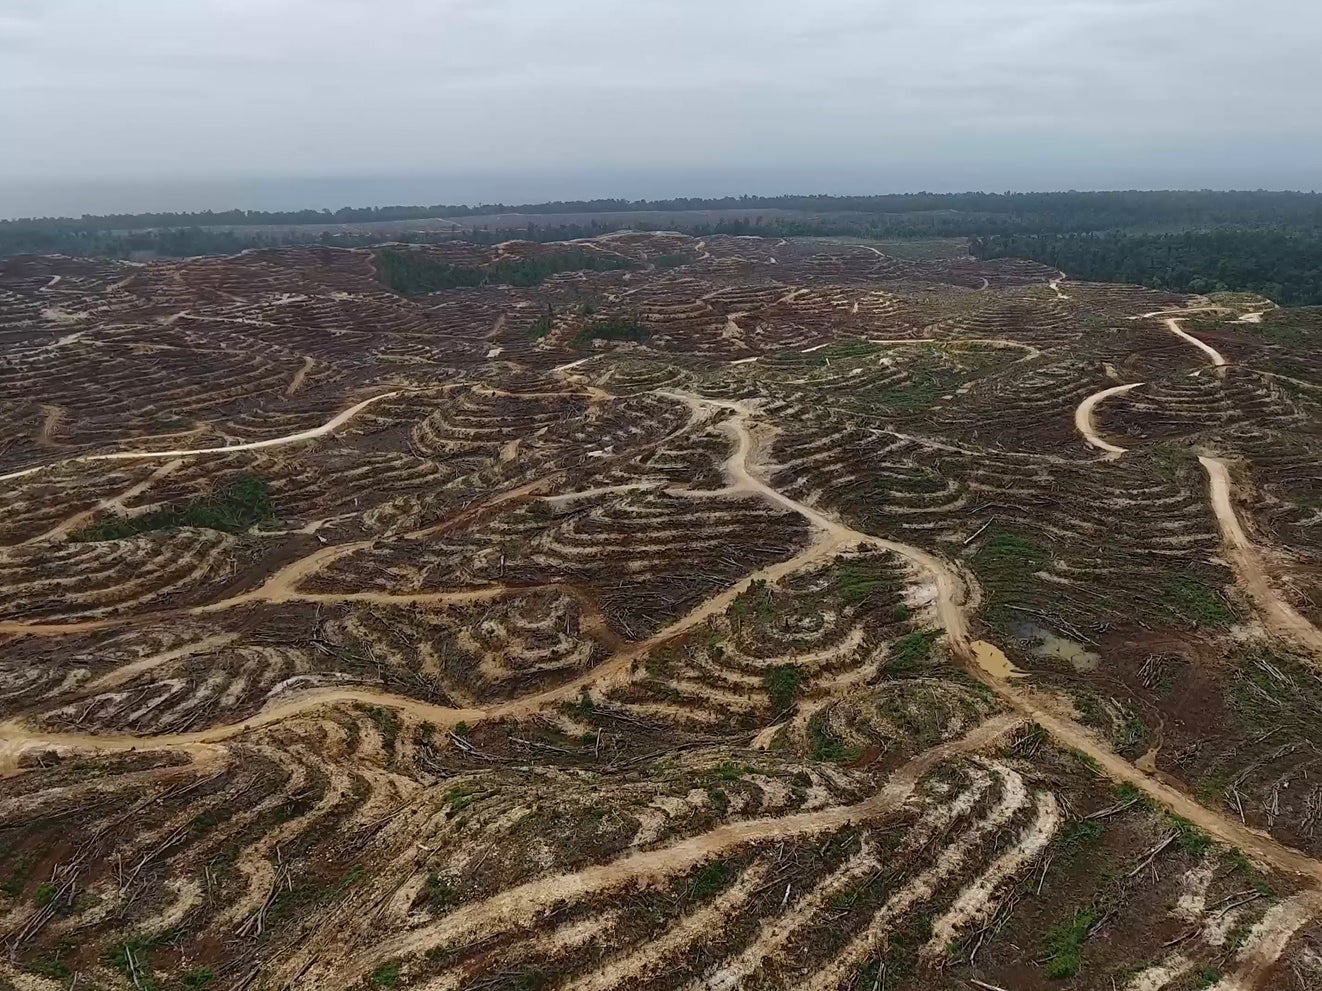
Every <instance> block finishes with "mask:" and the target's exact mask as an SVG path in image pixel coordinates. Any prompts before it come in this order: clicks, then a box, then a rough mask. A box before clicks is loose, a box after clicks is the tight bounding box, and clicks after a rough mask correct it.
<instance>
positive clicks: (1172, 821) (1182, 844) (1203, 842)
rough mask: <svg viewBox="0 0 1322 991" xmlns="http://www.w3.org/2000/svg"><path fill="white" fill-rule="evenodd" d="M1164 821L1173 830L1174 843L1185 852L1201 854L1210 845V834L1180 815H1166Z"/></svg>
mask: <svg viewBox="0 0 1322 991" xmlns="http://www.w3.org/2000/svg"><path fill="white" fill-rule="evenodd" d="M1166 823H1167V825H1169V826H1170V827H1171V828H1172V829H1174V830H1175V833H1176V836H1175V845H1176V846H1178V847H1179V848H1180V849H1181V850H1183V851H1184V852H1185V853H1189V854H1193V855H1194V856H1202V855H1203V854H1204V853H1205V852H1206V851H1207V848H1208V847H1210V846H1211V845H1212V838H1211V837H1210V836H1208V835H1207V834H1206V833H1204V832H1203V831H1202V830H1201V829H1199V828H1198V827H1197V826H1195V825H1194V824H1193V823H1191V822H1190V821H1189V820H1188V819H1185V818H1183V817H1182V816H1177V815H1167V816H1166Z"/></svg>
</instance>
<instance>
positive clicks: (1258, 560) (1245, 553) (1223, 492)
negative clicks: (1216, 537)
mask: <svg viewBox="0 0 1322 991" xmlns="http://www.w3.org/2000/svg"><path fill="white" fill-rule="evenodd" d="M1198 463H1199V464H1201V465H1202V466H1203V468H1204V470H1205V471H1206V472H1207V481H1208V488H1209V491H1210V493H1211V497H1212V510H1213V512H1215V513H1216V521H1217V523H1218V525H1219V526H1220V527H1221V538H1222V541H1223V542H1224V544H1225V548H1226V551H1227V553H1228V554H1229V555H1230V560H1231V564H1232V565H1233V566H1234V569H1235V573H1236V574H1237V575H1238V576H1239V579H1240V581H1241V582H1242V583H1243V585H1244V588H1245V590H1246V591H1247V592H1248V593H1249V597H1250V598H1252V600H1253V604H1254V605H1255V606H1257V608H1258V612H1259V614H1260V615H1261V616H1262V618H1263V620H1264V621H1265V622H1266V625H1267V627H1268V629H1270V630H1271V631H1272V632H1274V633H1276V634H1277V635H1279V636H1282V637H1285V638H1287V639H1290V640H1294V641H1295V642H1297V643H1299V644H1300V645H1302V646H1304V647H1306V648H1307V649H1308V650H1309V652H1310V653H1311V654H1312V655H1313V659H1314V663H1316V664H1319V665H1322V630H1319V629H1318V628H1317V627H1316V626H1314V625H1313V624H1312V623H1310V622H1309V621H1308V619H1307V618H1306V617H1304V616H1302V615H1301V614H1300V613H1299V612H1298V611H1297V610H1296V609H1295V608H1294V607H1293V606H1292V605H1290V603H1288V602H1287V601H1286V600H1285V599H1284V598H1283V597H1282V596H1281V594H1280V593H1279V592H1278V591H1276V589H1275V588H1273V587H1272V584H1271V580H1270V579H1269V578H1268V575H1267V569H1266V568H1264V567H1263V564H1262V557H1261V552H1260V551H1259V550H1258V548H1257V547H1256V546H1254V544H1253V542H1252V541H1251V540H1250V539H1249V536H1248V534H1247V533H1245V532H1244V527H1243V525H1242V524H1241V523H1240V521H1239V515H1238V514H1237V513H1236V512H1235V504H1234V495H1233V490H1232V485H1231V481H1230V471H1229V469H1228V468H1227V466H1226V463H1225V462H1224V461H1222V460H1220V459H1219V458H1213V457H1200V458H1199V459H1198Z"/></svg>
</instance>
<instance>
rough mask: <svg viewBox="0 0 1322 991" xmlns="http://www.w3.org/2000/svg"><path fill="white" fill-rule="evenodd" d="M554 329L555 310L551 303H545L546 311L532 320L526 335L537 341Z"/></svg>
mask: <svg viewBox="0 0 1322 991" xmlns="http://www.w3.org/2000/svg"><path fill="white" fill-rule="evenodd" d="M554 329H555V310H554V309H552V308H551V304H550V303H547V304H546V312H545V313H543V314H542V315H541V316H540V317H538V318H537V319H536V320H534V321H533V325H532V326H531V327H530V328H528V336H529V337H531V338H532V339H533V340H535V341H538V340H541V339H542V338H543V337H545V336H546V335H547V334H549V333H550V332H551V331H553V330H554Z"/></svg>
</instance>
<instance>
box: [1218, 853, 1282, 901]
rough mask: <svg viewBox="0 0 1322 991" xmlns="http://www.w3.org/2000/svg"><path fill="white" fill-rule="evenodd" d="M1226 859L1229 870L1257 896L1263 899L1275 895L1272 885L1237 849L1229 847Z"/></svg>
mask: <svg viewBox="0 0 1322 991" xmlns="http://www.w3.org/2000/svg"><path fill="white" fill-rule="evenodd" d="M1226 859H1227V860H1229V861H1230V869H1231V870H1233V871H1234V872H1235V873H1236V874H1238V875H1239V876H1240V877H1242V878H1243V879H1244V880H1245V881H1246V882H1248V884H1249V885H1250V886H1251V887H1252V888H1253V890H1254V891H1256V892H1257V893H1258V894H1260V895H1262V896H1263V897H1264V898H1270V897H1272V896H1273V895H1275V894H1276V889H1275V888H1273V887H1272V883H1271V882H1270V881H1269V880H1267V878H1266V876H1265V875H1264V874H1263V873H1262V871H1260V870H1258V869H1257V868H1256V867H1254V866H1253V863H1252V862H1251V861H1250V860H1249V858H1248V857H1246V856H1245V855H1244V851H1243V850H1241V849H1240V848H1239V847H1231V848H1230V850H1229V851H1228V852H1227V853H1226Z"/></svg>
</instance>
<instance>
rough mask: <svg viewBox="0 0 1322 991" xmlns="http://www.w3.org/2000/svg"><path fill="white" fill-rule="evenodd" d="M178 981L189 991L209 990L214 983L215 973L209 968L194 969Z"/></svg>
mask: <svg viewBox="0 0 1322 991" xmlns="http://www.w3.org/2000/svg"><path fill="white" fill-rule="evenodd" d="M179 980H180V982H181V983H182V984H183V986H184V987H186V988H189V989H190V991H200V989H201V988H209V987H211V985H212V984H214V983H216V972H215V971H214V970H212V969H211V968H210V967H194V968H193V969H192V970H190V971H188V972H187V973H185V974H184V975H183V976H182V977H181V978H179Z"/></svg>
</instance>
